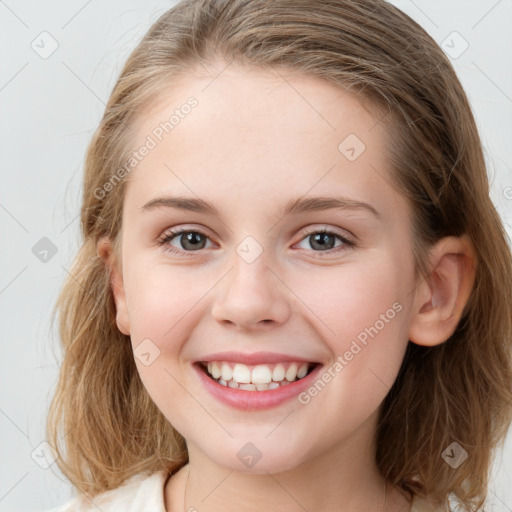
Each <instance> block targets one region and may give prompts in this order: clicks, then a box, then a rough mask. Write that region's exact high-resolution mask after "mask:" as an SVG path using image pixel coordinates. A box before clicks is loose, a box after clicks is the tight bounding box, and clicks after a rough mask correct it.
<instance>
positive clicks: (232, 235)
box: [114, 67, 415, 472]
mask: <svg viewBox="0 0 512 512" xmlns="http://www.w3.org/2000/svg"><path fill="white" fill-rule="evenodd" d="M214 76H215V75H212V76H209V77H205V78H199V77H194V78H192V77H190V78H189V79H182V80H181V81H180V82H179V84H176V85H174V86H173V87H172V89H169V91H168V92H167V93H166V95H164V98H165V99H164V100H163V101H161V102H159V104H158V105H157V106H156V107H155V108H154V109H153V110H152V111H151V112H150V113H149V114H148V115H147V116H143V121H142V122H140V124H139V125H138V126H137V140H136V143H135V144H134V146H135V147H139V146H141V145H142V144H144V142H145V141H147V140H148V139H147V137H148V136H150V138H151V139H152V140H154V141H156V142H157V144H156V146H155V147H151V148H150V150H149V151H148V152H147V155H146V156H144V157H143V158H141V162H140V163H139V164H138V166H137V167H136V168H135V169H134V170H133V171H132V172H131V174H130V176H129V181H128V183H127V188H126V194H125V199H124V205H123V219H122V225H123V229H122V241H121V254H122V269H121V272H120V273H119V274H117V286H116V287H115V289H114V294H115V298H116V306H117V321H118V326H119V328H120V329H121V330H122V331H123V332H124V333H125V334H129V335H130V336H131V341H132V346H133V349H134V352H135V356H136V357H135V361H136V364H137V368H138V371H139V373H140V377H141V379H142V381H143V383H144V385H145V387H146V389H147V391H148V392H149V394H150V395H151V397H152V399H153V400H154V402H155V403H156V405H157V406H158V407H159V409H160V410H161V411H162V412H163V414H164V415H165V416H166V418H167V419H168V420H169V421H170V422H171V424H172V425H173V426H174V427H175V428H176V429H177V430H178V431H179V432H180V433H181V434H182V435H183V436H184V437H185V439H186V440H187V443H188V446H189V451H190V452H191V454H192V451H193V450H194V457H199V456H200V455H199V454H201V455H202V456H204V455H206V457H207V459H208V460H210V461H213V462H214V463H215V464H218V465H221V466H223V467H226V468H232V469H235V470H237V471H253V472H262V471H264V470H266V471H270V472H277V471H284V470H286V469H290V468H294V467H298V466H299V465H300V464H302V463H306V462H308V460H311V459H312V458H314V457H318V456H323V455H325V454H327V453H329V454H331V455H333V454H334V453H335V452H336V451H338V450H342V449H344V448H346V447H347V446H348V444H349V443H350V445H351V446H353V447H357V448H362V447H363V446H364V447H365V449H367V443H368V442H369V441H370V439H371V438H372V436H373V434H374V431H375V427H376V420H377V416H378V408H379V405H380V404H381V402H382V401H383V399H384V397H385V396H386V394H387V392H388V390H389V388H390V387H391V385H392V384H393V382H394V380H395V378H396V375H397V373H398V370H399V368H400V365H401V362H402V359H403V355H404V352H405V349H406V345H407V342H408V325H409V317H410V313H411V301H412V298H413V293H412V292H413V291H414V288H415V281H414V261H413V255H412V249H411V244H412V239H411V222H412V219H411V211H410V209H409V206H408V205H407V203H406V201H405V199H404V198H403V197H402V196H401V195H400V194H399V193H398V192H397V191H396V189H394V188H393V187H392V186H391V185H390V183H391V178H390V170H389V168H388V164H387V161H386V155H387V152H386V146H385V141H384V135H383V131H382V129H381V126H380V125H379V124H378V119H379V116H377V115H376V114H375V115H372V114H371V113H370V112H369V111H368V110H366V109H365V108H363V107H362V106H361V105H360V104H359V103H358V102H357V101H356V100H355V99H354V97H353V96H351V95H349V94H347V93H346V92H344V91H342V90H341V89H339V88H337V87H335V86H334V85H330V84H328V83H326V82H324V81H321V80H319V79H316V78H312V77H303V76H302V77H301V76H287V78H286V80H284V79H283V78H281V77H280V75H278V74H271V73H262V72H261V71H260V70H257V71H256V70H247V69H243V70H242V69H234V68H233V67H230V68H228V69H227V70H225V71H224V72H223V73H221V74H220V75H219V76H217V77H216V78H215V79H214ZM189 97H194V98H196V100H197V105H196V106H194V108H191V109H188V108H187V109H184V108H182V109H181V110H179V112H178V114H179V115H178V114H176V117H175V119H174V121H173V122H174V123H175V125H174V126H173V128H172V130H170V129H169V126H167V129H168V131H169V133H165V131H164V132H162V129H160V131H159V130H158V129H156V128H157V127H159V126H160V123H162V122H165V121H167V120H169V117H170V115H171V114H172V113H173V111H174V110H175V109H180V108H181V107H182V105H184V104H185V103H186V101H187V99H188V98H189ZM185 111H186V112H188V114H186V115H185V114H184V112H185ZM178 118H179V121H176V119H178ZM155 134H160V138H161V139H162V140H161V141H158V137H157V136H156V135H155ZM150 146H152V144H150ZM143 152H144V153H146V152H145V151H143ZM319 197H321V198H331V199H332V198H335V199H337V200H339V202H338V203H336V204H334V203H332V204H331V205H330V206H333V205H334V206H335V207H330V208H325V207H326V206H329V204H325V202H324V208H323V209H322V208H319V205H320V204H321V201H311V199H312V198H319ZM172 198H174V199H172ZM176 198H181V199H183V198H188V199H189V201H188V202H187V201H181V202H179V201H178V202H177V201H175V199H176ZM298 200H300V201H301V203H298ZM199 201H200V203H199ZM205 203H207V205H209V207H208V206H207V207H204V204H205ZM173 204H174V207H173V206H172V205H173ZM180 205H181V207H178V206H180ZM292 205H295V207H294V208H291V206H292ZM308 205H309V208H307V207H308ZM315 205H316V208H315ZM187 206H188V207H187ZM200 206H202V207H201V208H200ZM299 206H302V208H299ZM213 209H215V211H216V213H212V211H213ZM287 210H289V211H287ZM170 230H173V231H174V234H173V233H171V231H170ZM179 230H183V231H185V234H183V235H180V234H178V235H176V234H175V232H176V231H179ZM322 231H327V232H328V234H324V235H322V234H321V232H322ZM166 237H167V238H166ZM172 237H173V238H172ZM364 333H366V336H365V334H364ZM362 340H365V343H363V341H362ZM356 347H359V350H358V349H357V348H356ZM221 351H222V352H225V351H232V352H240V353H243V354H252V353H255V352H273V353H279V354H285V355H288V356H290V358H291V359H292V360H293V359H294V358H296V359H299V358H300V360H306V361H311V362H319V363H321V364H322V365H323V366H322V368H320V369H319V370H318V373H317V376H316V378H315V379H314V380H315V382H316V381H318V380H320V381H322V378H323V377H322V376H324V378H323V382H324V384H325V385H324V386H320V385H318V386H317V387H318V388H319V389H320V391H318V390H317V392H314V391H311V392H310V388H311V386H310V385H308V387H307V389H306V390H302V391H303V392H305V393H306V394H304V393H303V394H302V397H303V399H302V400H299V396H292V397H290V398H288V399H286V400H284V401H283V402H281V403H279V404H278V405H275V406H273V407H264V408H259V409H253V410H244V409H241V408H238V407H235V406H232V405H229V404H227V403H225V402H224V401H222V400H219V399H218V398H217V397H215V396H214V395H212V394H211V393H210V392H209V391H208V390H207V389H206V387H205V384H204V382H203V380H204V379H203V378H201V376H200V375H199V373H198V372H197V371H196V370H195V363H196V362H197V361H201V360H203V359H204V358H205V356H207V355H210V354H213V353H215V352H221ZM350 354H352V355H350ZM338 356H340V358H341V359H340V358H339V357H338ZM336 361H338V363H337V364H335V363H336ZM342 361H343V362H342ZM340 365H341V366H340ZM329 370H330V375H331V378H330V379H329V378H326V377H325V374H326V373H328V372H329ZM326 381H328V382H326ZM312 384H313V383H311V385H312ZM215 386H217V385H216V384H215ZM221 392H222V390H221ZM272 392H273V391H264V392H263V391H253V392H252V393H272ZM246 393H249V392H246ZM297 395H298V393H297ZM305 397H306V398H307V399H306V398H305ZM306 402H307V403H306ZM248 442H251V443H252V444H253V445H254V446H255V447H256V448H257V449H258V450H259V452H261V454H262V456H261V459H260V460H259V461H258V463H257V464H255V465H254V467H253V468H252V469H251V468H249V467H245V466H244V465H243V464H242V463H241V461H240V459H239V458H238V457H237V454H238V452H239V450H240V449H241V448H242V447H243V446H244V445H245V444H246V443H248ZM368 457H371V455H370V452H368ZM191 460H192V455H191ZM205 460H206V458H205Z"/></svg>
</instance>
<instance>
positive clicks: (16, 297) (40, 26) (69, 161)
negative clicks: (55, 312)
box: [0, 0, 512, 512]
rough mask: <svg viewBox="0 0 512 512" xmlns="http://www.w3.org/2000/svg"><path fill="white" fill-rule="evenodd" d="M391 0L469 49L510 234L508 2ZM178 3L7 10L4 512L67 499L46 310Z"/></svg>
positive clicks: (1, 82)
mask: <svg viewBox="0 0 512 512" xmlns="http://www.w3.org/2000/svg"><path fill="white" fill-rule="evenodd" d="M393 3H394V4H395V5H397V6H398V7H400V8H401V9H403V10H404V11H405V12H407V13H408V14H409V15H410V16H411V17H413V18H414V19H415V20H417V21H418V22H419V23H420V24H421V25H422V26H423V27H425V29H426V30H427V31H428V32H429V33H430V34H431V35H432V36H433V37H434V38H435V40H436V41H438V43H439V44H443V43H442V42H443V41H446V42H445V45H446V43H448V44H449V45H450V46H452V47H453V48H452V49H451V50H450V51H451V52H452V53H454V52H457V53H458V52H460V50H462V49H463V46H462V45H463V44H464V41H463V40H465V41H467V43H468V44H469V47H468V48H467V50H466V51H465V52H464V53H462V54H461V55H460V56H457V58H452V62H453V64H454V66H455V68H456V70H457V72H458V74H459V76H460V78H461V80H462V82H463V85H464V86H465V88H466V91H467V92H468V95H469V97H470V101H471V103H472V106H473V109H474V112H475V115H476V118H477V122H478V125H479V128H480V131H481V136H482V139H483V143H484V146H485V151H486V158H487V162H488V166H489V175H490V178H491V182H492V197H493V200H494V202H495V204H496V205H497V207H498V209H499V212H500V214H501V216H502V218H503V220H504V222H505V223H506V225H507V230H508V232H509V236H510V233H511V228H510V225H511V220H512V170H511V169H512V149H511V148H512V144H511V142H512V140H511V135H512V116H511V113H512V66H511V54H512V31H511V30H510V27H511V26H512V23H511V21H512V2H511V0H472V1H467V0H457V1H451V2H447V1H444V0H435V1H433V0H430V1H427V0H416V1H411V0H394V1H393ZM172 5H174V2H172V1H169V2H165V1H162V0H159V1H158V0H153V1H148V0H130V1H126V0H122V1H121V0H115V1H113V0H111V1H109V2H108V3H107V2H100V1H99V0H89V1H86V0H73V1H64V0H54V1H47V2H36V1H35V0H31V1H22V0H20V1H16V0H6V1H2V0H0V16H1V18H0V24H1V26H0V38H1V46H0V48H1V53H2V58H1V61H0V70H1V74H0V101H1V106H2V122H1V139H2V152H1V158H2V160H1V164H2V166H1V169H2V187H1V188H0V221H1V224H0V230H1V231H0V234H1V241H2V244H3V248H2V259H3V261H2V265H1V267H0V269H1V270H0V304H1V308H2V323H1V334H2V343H1V347H0V350H1V352H0V356H1V357H0V365H1V367H0V379H1V380H0V434H1V435H0V461H1V465H0V511H9V512H14V511H29V510H32V511H38V510H45V509H48V508H51V507H53V506H56V505H58V504H60V503H62V502H64V501H66V500H67V499H68V498H69V497H70V496H71V487H70V485H69V483H68V482H67V481H66V480H65V479H64V478H63V476H62V474H61V473H60V472H59V471H58V469H57V467H56V464H53V465H51V466H50V468H49V469H44V468H42V467H40V465H39V464H38V463H37V462H36V460H41V458H38V457H37V454H39V455H40V456H41V445H40V443H42V442H43V441H44V440H45V439H44V422H45V418H46V413H47V407H48V403H49V400H50V397H51V396H52V393H53V390H54V387H55V384H56V380H57V370H58V364H59V361H60V358H61V356H60V350H59V349H58V344H57V341H58V339H57V335H56V333H52V332H51V329H50V323H49V321H50V312H51V309H52V308H53V305H54V303H55V299H56V297H57V293H58V291H59V288H60V287H61V285H62V283H63V280H64V278H65V277H66V276H67V273H68V268H69V266H70V264H71V261H72V258H73V255H74V254H75V252H76V250H77V248H78V240H79V238H78V227H79V207H80V194H81V192H80V187H81V173H82V164H83V157H84V152H85V149H86V145H87V143H88V141H89V139H90V137H91V135H92V133H93V131H94V129H95V128H96V126H97V124H98V122H99V120H100V117H101V115H102V113H103V109H104V104H105V103H106V101H107V98H108V96H109V93H110V91H111V89H112V87H113V85H114V83H115V80H116V78H117V76H118V74H119V71H120V69H121V66H122V64H123V63H124V61H125V59H126V57H127V55H128V53H129V52H130V51H131V49H132V48H133V47H134V46H135V45H136V44H137V42H138V41H139V40H140V38H141V37H142V35H143V34H144V33H145V32H146V30H147V29H148V28H149V26H150V25H151V23H153V22H154V21H155V20H156V19H157V18H158V16H159V15H160V14H161V13H163V12H164V11H165V10H167V9H168V8H170V7H171V6H172ZM44 31H46V32H48V33H49V34H51V37H52V38H54V39H55V40H56V42H57V43H58V48H57V49H56V50H55V52H54V53H53V54H52V55H50V56H48V57H47V58H42V57H41V56H40V55H39V54H38V53H37V52H36V51H35V50H34V49H33V48H32V47H31V44H33V46H34V47H35V48H37V49H38V51H39V52H40V53H42V52H45V51H49V49H51V41H50V39H49V38H48V36H45V35H43V36H41V35H40V34H41V33H42V32H44ZM453 31H456V32H458V33H459V34H460V36H461V37H462V38H463V39H461V38H460V37H459V36H457V35H455V36H454V35H453V34H452V32H453ZM44 38H46V39H44ZM447 38H448V39H447ZM41 39H43V42H41ZM33 41H34V43H32V42H33ZM452 41H453V42H452ZM445 48H447V47H446V46H445ZM447 51H448V50H447ZM454 55H455V54H454ZM43 56H44V57H46V55H43ZM43 237H48V238H49V239H50V240H51V241H52V242H53V244H55V246H56V249H57V253H56V254H55V255H54V256H53V257H51V258H50V257H48V261H47V262H46V263H44V262H42V261H40V260H39V259H38V258H37V257H36V256H35V255H34V253H33V252H32V248H33V247H34V245H35V244H36V243H37V242H38V241H39V240H40V239H41V238H43ZM511 438H512V436H511V435H509V437H508V441H507V443H506V445H505V449H504V451H503V453H500V454H499V456H498V457H497V460H496V463H495V466H494V472H493V478H492V483H491V487H490V492H489V506H488V507H487V509H486V510H493V511H499V512H501V511H512V489H511V486H510V482H512V478H511V477H512V439H511ZM507 483H508V484H509V485H507Z"/></svg>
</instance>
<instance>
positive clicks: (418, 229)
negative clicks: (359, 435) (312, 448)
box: [47, 0, 512, 510]
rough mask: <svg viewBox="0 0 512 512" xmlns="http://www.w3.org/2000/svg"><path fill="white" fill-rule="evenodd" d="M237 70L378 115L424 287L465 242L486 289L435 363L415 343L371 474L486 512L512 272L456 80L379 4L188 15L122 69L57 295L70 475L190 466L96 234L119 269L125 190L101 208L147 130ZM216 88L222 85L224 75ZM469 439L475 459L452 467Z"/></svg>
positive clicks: (504, 416) (101, 482)
mask: <svg viewBox="0 0 512 512" xmlns="http://www.w3.org/2000/svg"><path fill="white" fill-rule="evenodd" d="M231 63H235V64H237V65H241V66H250V67H252V68H260V69H273V70H290V71H294V72H298V73H302V74H304V75H307V76H313V77H318V78H320V79H324V80H327V81H328V82H330V83H333V84H336V85H338V86H339V87H341V88H343V89H345V90H349V91H351V92H352V93H353V94H354V96H355V97H356V98H357V99H358V100H359V101H361V102H365V103H368V102H369V104H370V105H373V106H374V107H375V111H376V112H379V117H380V122H381V123H382V126H383V128H384V129H385V130H384V131H385V133H386V136H387V147H388V149H389V155H388V157H389V162H390V168H391V171H392V176H393V182H394V185H395V186H397V187H398V189H399V190H400V192H401V193H402V194H403V195H404V197H406V198H407V200H408V201H409V202H410V204H411V206H412V209H413V219H412V222H413V235H414V237H413V247H412V250H413V252H414V256H415V260H416V267H417V275H418V276H420V275H422V276H424V277H425V276H427V275H428V272H429V269H428V264H427V261H428V260H427V255H428V249H429V248H430V247H431V246H432V244H434V243H435V242H436V241H438V240H439V239H440V238H442V237H445V236H461V235H463V234H466V235H467V236H468V237H469V238H470V240H471V242H472V243H473V246H474V248H475V251H476V258H477V273H476V278H475V284H474V288H473V291H472V293H471V296H470V298H469V301H468V303H467V304H466V306H465V308H464V311H463V316H462V318H461V321H460V322H459V325H458V327H457V329H456V331H455V333H454V334H453V335H452V336H451V337H450V338H449V339H448V340H447V341H446V342H444V343H442V344H440V345H438V346H435V347H431V348H427V347H422V346H418V345H415V344H414V343H411V342H409V344H408V348H407V351H406V355H405V358H404V361H403V363H402V367H401V369H400V372H399V375H398V377H397V379H396V381H395V383H394V385H393V387H392V389H391V390H390V392H389V393H388V395H387V396H386V398H385V400H384V402H383V404H382V410H381V417H380V422H379V426H378V431H377V453H376V457H377V463H378V466H379V468H380V471H381V473H382V474H383V475H384V477H385V478H386V479H388V481H389V482H392V483H393V484H395V485H399V486H400V487H401V488H402V489H403V490H404V491H407V492H410V493H412V494H414V495H422V496H430V497H432V498H434V499H437V500H439V501H441V502H444V503H447V500H448V498H449V497H450V495H451V497H456V498H457V499H458V500H459V501H460V503H462V504H463V505H464V506H465V507H466V508H467V509H469V510H479V509H480V507H481V506H482V504H483V503H484V500H485V497H486V493H487V482H488V474H489V471H490V468H491V462H492V458H493V454H494V453H495V450H496V449H497V448H498V446H501V443H502V441H503V439H504V437H505V434H506V432H507V428H508V426H509V424H510V422H511V419H512V416H511V415H512V391H511V389H512V368H511V343H512V304H511V301H512V261H511V254H510V249H509V247H508V245H507V242H508V239H507V235H506V232H505V230H504V228H503V225H502V223H501V221H500V218H499V216H498V214H497V212H496V209H495V208H494V206H493V204H492V202H491V200H490V197H489V183H488V178H487V173H486V167H485V162H484V158H483V154H482V147H481V142H480V139H479V135H478V131H477V127H476V125H475V120H474V118H473V115H472V111H471V108H470V105H469V103H468V100H467V97H466V95H465V93H464V90H463V88H462V86H461V84H460V82H459V80H458V78H457V76H456V74H455V72H454V69H453V67H452V65H451V64H450V62H449V60H448V59H447V57H446V56H445V55H444V54H443V52H442V51H441V49H440V48H439V46H438V45H437V44H436V43H435V41H434V40H433V39H432V38H431V37H430V36H429V35H428V34H427V33H426V32H425V30H423V29H422V28H421V27H420V26H419V25H418V24H417V23H416V22H414V21H413V20H412V19H411V18H409V17H408V16H407V15H406V14H404V13H403V12H401V11H400V10H398V9H397V8H395V7H393V6H392V5H390V4H388V3H386V2H384V1H382V0H321V1H315V2H311V1H310V0H272V1H269V0H250V1H247V0H230V1H219V0H185V1H182V2H180V3H179V4H177V5H176V6H175V7H173V8H172V9H170V10H169V11H167V12H165V13H164V14H163V15H162V16H161V17H160V18H159V19H158V20H157V22H156V23H155V24H154V25H153V26H152V27H151V28H150V30H149V31H148V33H147V34H146V35H145V37H144V38H143V39H142V41H141V42H140V43H139V44H138V46H137V47H136V48H135V50H134V51H133V52H132V54H131V55H130V57H129V59H128V61H127V62H126V64H125V66H124V68H123V70H122V72H121V75H120V77H119V79H118V81H117V83H116V85H115V87H114V90H113V92H112V94H111V96H110V99H109V102H108V104H107V106H106V109H105V113H104V115H103V118H102V120H101V123H100V125H99V127H98V129H97V131H96V132H95V134H94V136H93V138H92V141H91V143H90V145H89V147H88V150H87V155H86V161H85V176H84V190H83V204H82V210H81V229H82V236H83V241H82V245H81V247H80V250H79V252H78V255H77V256H76V259H75V261H74V263H73V266H72V268H71V270H70V277H69V278H68V279H67V281H66V282H65V285H64V287H63V289H62V291H61V294H60V296H59V299H58V302H57V304H56V310H55V311H58V312H59V315H60V319H59V320H60V336H61V341H62V347H63V354H64V356H63V362H62V365H61V369H60V375H59V381H58V385H57V389H56V393H55V396H54V398H53V400H52V403H51V405H50V410H49V415H48V421H47V438H48V440H49V441H50V443H51V444H52V445H53V446H54V447H55V449H56V450H57V452H58V453H59V456H60V458H59V459H58V461H57V464H58V465H59V468H60V469H61V470H62V472H63V473H64V475H65V476H66V477H67V478H68V479H69V480H70V481H71V483H72V484H73V486H75V487H76V488H77V489H78V490H80V491H82V492H86V493H88V494H89V495H95V494H97V493H99V492H101V491H105V490H108V489H112V488H116V487H118V486H119V485H120V484H121V483H123V482H124V481H125V480H126V479H127V478H129V477H131V476H132V475H134V474H136V473H139V472H142V471H148V472H154V471H158V470H161V469H163V468H166V469H167V470H168V471H170V472H171V471H172V472H173V471H176V470H177V469H179V468H180V467H182V466H183V465H184V464H185V463H186V462H187V461H188V454H187V450H186V444H185V440H184V439H183V437H182V436H181V435H180V434H179V433H178V432H177V431H176V430H175V429H174V428H173V427H172V425H171V424H170V423H169V422H168V421H167V420H166V418H165V417H164V416H163V414H162V413H161V412H160V410H159V409H158V408H157V407H156V405H155V404H154V403H153V401H152V400H151V398H150V397H149V395H148V393H147V391H146V390H145V388H144V386H143V384H142V382H141V380H140V378H139V375H138V372H137V368H136V365H135V363H134V357H133V352H132V347H131V343H130V339H129V337H128V336H125V335H123V334H122V333H120V331H119V330H118V329H117V327H116V321H115V316H116V315H115V303H114V300H113V296H112V291H111V287H110V274H109V269H108V268H107V266H106V265H105V262H104V260H102V259H101V258H100V257H99V256H98V255H97V252H96V244H97V242H98V240H99V239H100V238H101V237H109V238H110V239H111V240H112V241H114V242H115V244H116V247H117V250H116V251H115V255H116V256H117V257H118V258H119V257H120V254H119V251H118V243H119V239H120V229H121V218H122V217H121V215H122V207H123V196H124V188H125V180H122V181H121V182H120V183H119V184H118V185H117V186H115V187H113V188H112V190H111V191H110V192H109V193H108V194H106V195H105V197H101V198H98V197H97V195H98V194H97V193H96V194H95V191H97V190H98V189H101V188H102V187H103V186H104V184H105V183H107V182H108V181H109V180H112V178H113V176H114V175H115V174H116V172H117V171H118V169H119V168H120V167H121V166H122V165H123V163H124V162H125V161H126V159H127V156H128V155H129V150H130V147H131V146H130V145H131V144H133V130H132V129H130V128H128V127H133V125H134V122H135V120H137V118H138V115H140V113H141V112H143V110H144V108H146V107H147V106H148V104H150V103H151V102H154V101H155V100H156V98H158V97H159V95H161V94H162V91H163V90H165V88H166V87H167V88H168V86H169V84H172V83H173V79H177V77H178V76H179V75H180V73H183V72H185V71H188V72H192V71H193V70H197V69H201V68H204V69H206V70H213V69H214V68H215V69H217V70H218V72H220V70H221V69H222V68H223V67H224V66H226V65H228V64H231ZM212 76H213V73H212ZM453 442H457V443H458V444H459V445H460V446H461V447H462V448H463V449H465V450H466V451H467V452H468V458H467V460H466V461H465V462H463V463H462V464H461V465H460V466H459V467H458V468H456V469H453V468H452V467H450V465H448V464H447V463H446V462H445V461H444V460H443V458H442V457H441V454H442V452H443V451H444V450H445V449H446V448H447V447H448V446H449V445H450V444H451V443H453Z"/></svg>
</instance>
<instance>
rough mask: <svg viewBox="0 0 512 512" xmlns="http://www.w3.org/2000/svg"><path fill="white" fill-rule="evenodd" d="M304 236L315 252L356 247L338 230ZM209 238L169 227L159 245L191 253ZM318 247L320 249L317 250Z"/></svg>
mask: <svg viewBox="0 0 512 512" xmlns="http://www.w3.org/2000/svg"><path fill="white" fill-rule="evenodd" d="M301 235H302V236H303V238H302V240H301V242H304V241H305V240H308V245H309V247H310V248H312V249H313V250H314V252H320V253H327V254H330V253H333V252H339V251H343V250H347V249H349V248H352V247H355V245H356V244H355V242H354V240H352V239H351V238H349V237H347V236H346V235H341V234H339V233H337V232H336V231H331V230H328V229H321V230H318V229H317V230H310V231H308V232H302V233H301ZM336 239H338V240H340V241H341V244H339V245H338V246H336V245H335V244H336ZM207 240H209V238H208V236H207V235H206V234H205V233H203V232H202V231H201V230H197V229H183V228H182V229H169V230H167V231H166V232H165V233H164V234H163V236H162V237H161V238H160V239H159V240H158V242H157V243H158V245H160V246H165V247H164V250H165V251H167V252H170V253H174V254H183V255H191V254H190V253H193V252H196V251H200V250H201V249H204V248H205V243H206V241H207ZM173 241H175V243H177V244H179V245H180V246H181V247H182V248H178V247H176V246H175V245H171V242H173ZM317 249H318V250H317Z"/></svg>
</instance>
